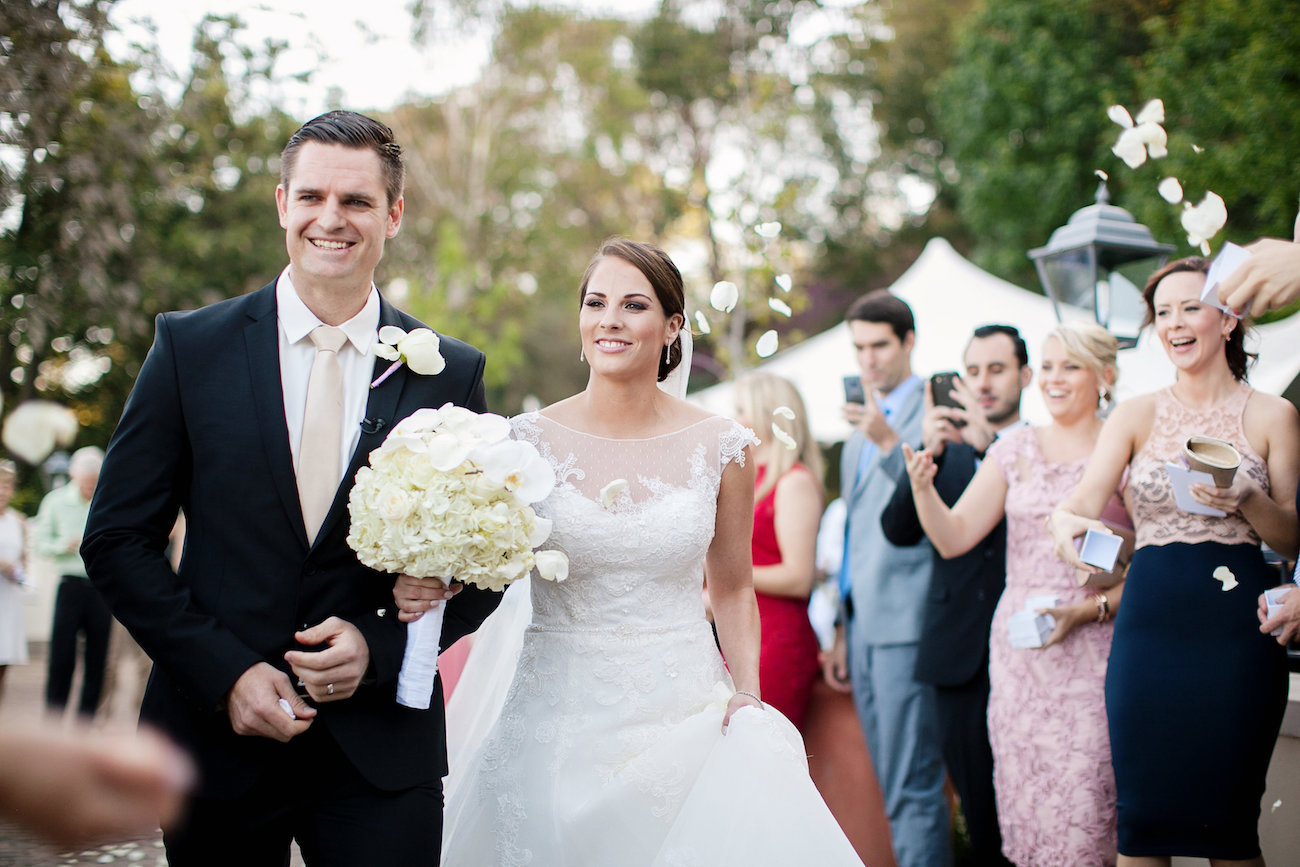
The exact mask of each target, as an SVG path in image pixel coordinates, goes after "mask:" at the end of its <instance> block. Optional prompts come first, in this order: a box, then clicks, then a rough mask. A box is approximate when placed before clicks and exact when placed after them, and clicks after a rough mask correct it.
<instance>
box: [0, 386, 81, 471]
mask: <svg viewBox="0 0 1300 867" xmlns="http://www.w3.org/2000/svg"><path fill="white" fill-rule="evenodd" d="M77 427H78V424H77V414H76V413H74V412H73V411H72V410H70V409H68V408H67V407H66V406H63V405H61V404H57V403H55V402H54V401H50V400H27V401H23V402H22V403H20V404H18V406H16V407H14V411H13V412H11V413H9V417H8V418H6V419H5V421H4V429H3V432H0V440H2V441H3V442H4V447H5V449H7V450H8V452H9V453H10V454H11V455H13V456H14V457H16V458H19V459H21V460H23V461H25V462H27V463H29V464H32V465H33V466H35V465H36V464H39V463H40V462H41V461H43V460H45V459H46V458H47V457H49V456H50V452H52V451H54V448H55V446H69V445H71V444H72V442H73V440H74V439H76V436H77Z"/></svg>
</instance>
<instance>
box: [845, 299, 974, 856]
mask: <svg viewBox="0 0 1300 867" xmlns="http://www.w3.org/2000/svg"><path fill="white" fill-rule="evenodd" d="M846 318H847V320H848V325H849V332H850V334H851V335H852V337H853V345H854V348H855V350H856V353H857V360H858V367H859V372H860V376H859V377H857V379H858V381H859V385H860V386H861V394H858V392H857V389H856V388H854V386H853V383H852V382H846V397H847V398H848V399H849V400H848V402H847V403H846V404H845V406H844V417H845V418H846V419H847V420H848V421H849V422H850V423H851V424H852V425H853V428H854V430H853V433H852V435H851V436H850V437H849V439H848V441H847V442H846V443H845V445H844V452H843V457H842V463H841V471H840V473H841V478H840V481H841V487H840V491H841V496H842V497H843V499H844V502H845V505H846V507H847V511H848V519H847V522H846V526H845V532H844V558H843V565H842V566H841V570H840V576H839V582H840V597H841V600H842V603H843V604H842V613H841V617H840V623H839V624H838V626H837V628H836V635H835V646H834V647H833V648H832V650H831V652H830V653H829V654H828V655H827V657H826V661H825V665H824V673H825V676H826V680H827V681H828V682H829V683H830V685H831V686H832V687H834V688H836V689H838V690H841V691H849V690H850V689H851V690H852V692H853V698H854V704H855V705H856V706H857V710H858V719H859V722H860V723H861V725H862V731H863V734H864V735H865V737H866V741H867V748H868V749H869V750H870V751H871V760H872V763H873V764H874V766H875V770H876V778H877V779H878V780H879V782H880V789H881V792H882V794H883V795H884V801H885V812H886V814H887V815H888V816H889V825H890V831H891V835H892V838H893V845H894V855H895V859H896V860H897V862H898V865H899V867H919V865H925V867H947V865H949V864H951V862H952V853H951V850H950V846H949V820H948V804H947V800H946V799H945V797H944V791H943V785H944V769H943V758H942V754H941V751H940V745H939V733H938V722H937V719H936V714H935V706H934V688H933V687H932V686H930V685H929V684H926V683H919V682H918V681H917V680H916V678H915V676H914V670H915V668H916V656H917V649H918V642H919V641H920V638H921V622H922V613H923V609H924V603H925V596H926V590H927V588H928V587H929V583H930V572H931V559H932V558H931V551H930V546H929V545H928V544H925V545H919V546H914V547H898V546H895V545H893V544H891V543H890V542H889V541H888V540H887V539H886V538H885V537H884V534H883V532H882V531H881V527H880V513H881V509H882V508H883V507H884V505H885V504H886V503H887V502H888V501H889V499H890V497H891V496H892V495H893V493H894V489H895V488H896V487H898V486H899V485H902V486H904V487H906V486H907V485H908V481H907V471H906V466H905V465H904V462H903V454H902V448H901V444H902V443H903V442H904V441H907V442H916V441H918V440H919V439H920V437H921V417H922V409H923V398H924V392H925V389H924V383H923V382H922V380H921V379H920V378H919V377H917V376H914V375H913V374H912V348H913V346H914V345H915V343H916V325H915V321H914V319H913V317H912V311H911V308H909V307H908V306H907V304H906V303H905V302H904V301H902V300H901V299H899V298H896V297H894V296H893V295H891V294H889V293H888V292H885V291H880V292H872V293H870V294H868V295H865V296H863V297H862V298H860V299H858V301H856V302H855V303H854V304H853V306H852V307H850V308H849V311H848V314H847V316H846ZM854 398H858V399H857V400H855V399H854Z"/></svg>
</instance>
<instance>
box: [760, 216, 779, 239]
mask: <svg viewBox="0 0 1300 867" xmlns="http://www.w3.org/2000/svg"><path fill="white" fill-rule="evenodd" d="M754 231H755V232H756V233H757V234H758V236H759V237H760V238H766V239H767V240H769V241H770V240H772V239H773V238H775V237H777V236H778V235H780V234H781V224H780V223H778V222H776V221H775V220H773V221H772V222H770V223H759V224H758V225H757V226H755V227H754Z"/></svg>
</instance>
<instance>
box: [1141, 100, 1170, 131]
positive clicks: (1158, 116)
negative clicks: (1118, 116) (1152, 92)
mask: <svg viewBox="0 0 1300 867" xmlns="http://www.w3.org/2000/svg"><path fill="white" fill-rule="evenodd" d="M1164 122H1165V101H1164V100H1163V99H1153V100H1151V101H1150V102H1148V103H1147V104H1146V105H1144V106H1142V110H1141V111H1139V112H1138V116H1137V117H1136V118H1135V119H1134V120H1133V123H1134V124H1136V125H1137V126H1141V125H1142V124H1144V123H1164Z"/></svg>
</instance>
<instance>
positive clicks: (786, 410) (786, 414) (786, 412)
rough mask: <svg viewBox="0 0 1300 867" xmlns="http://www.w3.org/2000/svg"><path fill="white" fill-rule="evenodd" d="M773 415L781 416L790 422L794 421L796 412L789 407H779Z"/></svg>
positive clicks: (773, 411)
mask: <svg viewBox="0 0 1300 867" xmlns="http://www.w3.org/2000/svg"><path fill="white" fill-rule="evenodd" d="M772 415H775V416H780V417H781V418H788V419H790V421H794V410H792V409H790V407H788V406H778V407H777V408H776V409H774V410H772Z"/></svg>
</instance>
